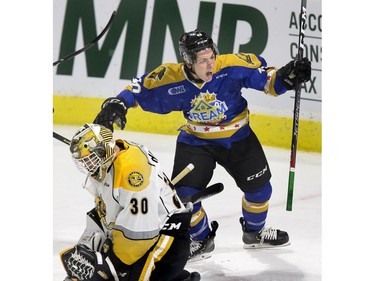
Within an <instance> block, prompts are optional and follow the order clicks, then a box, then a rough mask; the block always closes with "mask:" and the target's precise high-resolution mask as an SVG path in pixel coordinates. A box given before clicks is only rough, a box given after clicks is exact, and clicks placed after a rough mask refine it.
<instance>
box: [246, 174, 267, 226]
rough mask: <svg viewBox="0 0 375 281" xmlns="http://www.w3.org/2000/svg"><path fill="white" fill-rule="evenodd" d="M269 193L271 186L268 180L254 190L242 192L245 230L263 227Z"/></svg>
mask: <svg viewBox="0 0 375 281" xmlns="http://www.w3.org/2000/svg"><path fill="white" fill-rule="evenodd" d="M271 194H272V186H271V183H270V182H269V181H268V182H267V183H266V184H265V185H264V186H262V187H261V188H258V189H257V190H255V191H247V192H244V196H243V197H242V214H243V217H244V219H245V228H246V229H247V230H250V231H259V230H261V229H262V228H263V227H264V225H265V223H266V218H267V213H268V200H269V199H270V198H271Z"/></svg>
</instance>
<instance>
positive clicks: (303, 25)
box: [286, 0, 307, 211]
mask: <svg viewBox="0 0 375 281" xmlns="http://www.w3.org/2000/svg"><path fill="white" fill-rule="evenodd" d="M306 5H307V0H301V13H300V25H299V36H298V38H299V40H298V58H297V59H298V60H302V58H303V48H304V46H303V44H304V39H305V29H306V17H307V16H306ZM300 101H301V83H300V82H299V81H298V80H297V87H296V92H295V99H294V114H293V131H292V143H291V149H290V150H291V152H290V165H289V181H288V197H287V205H286V210H287V211H291V210H292V205H293V191H294V176H295V167H296V154H297V140H298V125H299V110H300Z"/></svg>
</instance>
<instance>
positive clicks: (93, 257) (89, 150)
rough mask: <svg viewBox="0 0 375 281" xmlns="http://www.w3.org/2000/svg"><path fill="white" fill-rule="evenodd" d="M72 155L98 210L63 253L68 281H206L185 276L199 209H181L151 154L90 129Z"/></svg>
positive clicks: (98, 128) (84, 131) (80, 137)
mask: <svg viewBox="0 0 375 281" xmlns="http://www.w3.org/2000/svg"><path fill="white" fill-rule="evenodd" d="M70 151H71V153H72V158H73V161H74V162H75V164H76V165H77V167H78V169H79V170H81V171H83V172H84V173H86V174H88V177H87V179H86V182H85V188H86V189H87V190H88V191H89V192H90V193H91V194H92V195H93V196H94V198H95V208H93V209H92V210H91V211H89V212H88V213H87V224H86V229H85V231H84V233H83V234H82V236H81V238H80V239H79V241H78V243H77V244H76V245H75V246H73V247H71V248H68V249H66V250H64V251H62V252H61V253H60V257H61V261H62V263H63V266H64V268H65V270H66V272H67V275H68V277H66V278H65V281H68V280H72V281H83V280H90V281H100V280H116V281H133V280H134V281H135V280H137V281H138V280H151V281H153V280H176V281H177V280H181V281H182V280H184V281H189V280H190V281H198V280H200V275H199V273H198V272H192V273H190V272H188V271H187V270H185V269H184V267H185V265H186V262H187V260H188V256H189V247H190V235H189V223H190V219H191V209H192V205H191V203H188V204H187V206H186V207H185V206H184V205H183V204H182V203H181V200H180V199H179V197H178V196H177V194H176V191H175V190H174V188H173V185H172V184H171V182H170V181H169V179H168V178H167V176H166V175H165V174H164V173H163V172H162V170H161V168H160V165H159V163H158V160H157V159H156V158H155V156H154V155H152V153H151V152H150V151H149V150H148V149H147V148H146V147H144V146H142V145H138V144H135V143H132V142H128V141H126V140H122V139H118V140H114V138H113V134H112V132H111V131H110V130H109V129H107V128H105V127H103V126H100V125H96V124H85V125H84V126H82V127H81V128H80V130H79V131H78V132H77V133H76V134H75V135H74V137H73V139H72V141H71V145H70Z"/></svg>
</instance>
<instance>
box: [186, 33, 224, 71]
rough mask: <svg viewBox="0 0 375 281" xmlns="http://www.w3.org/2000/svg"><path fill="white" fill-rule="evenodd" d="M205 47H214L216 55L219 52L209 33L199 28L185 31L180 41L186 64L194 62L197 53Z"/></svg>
mask: <svg viewBox="0 0 375 281" xmlns="http://www.w3.org/2000/svg"><path fill="white" fill-rule="evenodd" d="M205 49H212V51H213V52H214V54H215V56H216V55H218V54H219V50H218V49H217V47H216V45H215V43H214V42H213V41H212V38H211V37H210V36H208V35H207V33H205V32H203V31H200V30H198V29H196V30H194V31H190V32H187V33H184V34H183V35H182V36H181V38H180V41H179V51H180V55H181V57H182V59H183V61H184V62H185V63H186V64H193V63H194V61H195V59H196V57H197V53H198V52H199V51H203V50H205Z"/></svg>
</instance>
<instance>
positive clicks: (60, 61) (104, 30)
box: [53, 11, 116, 66]
mask: <svg viewBox="0 0 375 281" xmlns="http://www.w3.org/2000/svg"><path fill="white" fill-rule="evenodd" d="M115 15H116V11H113V13H112V16H111V18H110V19H109V21H108V23H107V25H106V26H105V27H104V29H103V30H102V32H100V33H99V35H98V36H96V37H95V39H94V40H92V41H91V42H90V43H88V44H87V45H86V46H84V47H83V48H81V49H79V50H77V51H75V52H73V53H71V54H69V55H66V56H65V57H63V58H61V59H59V60H57V61H55V62H54V63H53V66H55V65H58V64H60V63H62V62H64V61H67V60H70V59H71V58H72V57H75V56H76V55H78V54H80V53H82V52H85V51H87V50H88V49H90V48H91V47H92V46H94V45H95V44H96V43H97V42H98V41H99V40H100V38H102V36H103V35H104V33H106V32H107V30H108V29H109V27H110V26H111V24H112V21H113V19H114V17H115Z"/></svg>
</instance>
